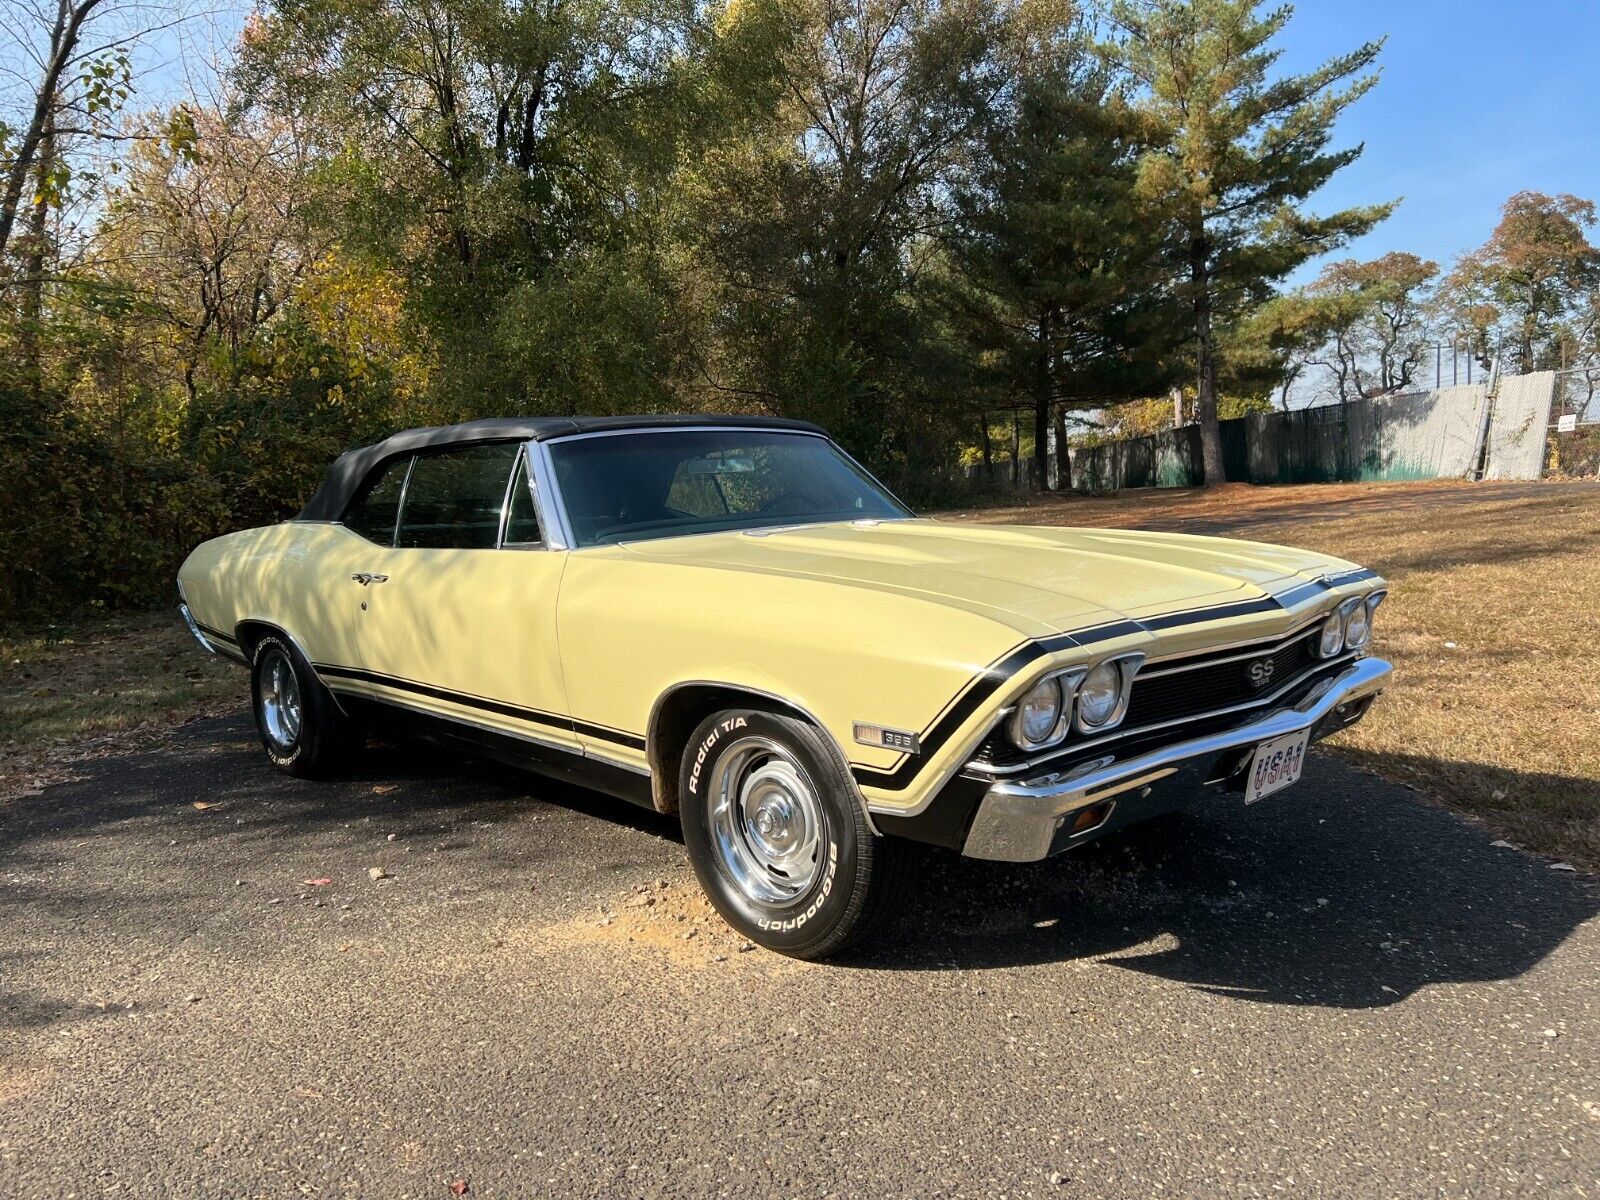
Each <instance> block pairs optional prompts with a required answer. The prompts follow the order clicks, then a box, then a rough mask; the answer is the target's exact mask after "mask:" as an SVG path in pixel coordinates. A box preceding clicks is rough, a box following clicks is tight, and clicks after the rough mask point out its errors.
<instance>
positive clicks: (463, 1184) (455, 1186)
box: [450, 1179, 467, 1196]
mask: <svg viewBox="0 0 1600 1200" xmlns="http://www.w3.org/2000/svg"><path fill="white" fill-rule="evenodd" d="M450 1194H451V1195H452V1196H465V1195H466V1194H467V1181H466V1180H465V1179H457V1180H456V1181H455V1182H454V1183H452V1184H451V1185H450Z"/></svg>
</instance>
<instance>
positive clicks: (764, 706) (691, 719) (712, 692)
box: [645, 679, 878, 833]
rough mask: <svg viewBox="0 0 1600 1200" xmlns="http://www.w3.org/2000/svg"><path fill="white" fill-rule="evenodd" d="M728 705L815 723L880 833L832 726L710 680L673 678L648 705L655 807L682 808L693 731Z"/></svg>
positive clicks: (770, 696) (785, 701)
mask: <svg viewBox="0 0 1600 1200" xmlns="http://www.w3.org/2000/svg"><path fill="white" fill-rule="evenodd" d="M725 708H754V709H759V710H761V711H764V712H773V713H779V714H781V715H783V716H789V717H794V718H797V719H798V720H801V721H804V722H805V723H806V724H807V725H810V726H811V727H812V728H814V729H815V730H816V731H817V732H818V733H819V734H821V735H822V740H823V741H824V742H825V743H826V744H827V746H828V747H829V749H831V750H832V751H833V755H834V761H835V764H836V765H837V766H838V768H839V770H840V771H841V772H842V774H843V777H844V778H845V779H847V780H849V781H850V794H851V796H852V797H853V798H854V800H855V802H856V803H857V804H858V805H860V807H861V811H862V813H863V814H864V815H865V817H866V819H867V825H868V826H869V827H870V828H871V829H872V832H873V833H877V832H878V826H877V822H876V821H875V820H873V816H872V813H871V812H870V811H869V810H868V808H867V801H866V797H864V796H863V795H862V794H861V789H860V788H859V787H858V786H857V785H856V782H855V779H854V777H853V776H852V775H851V773H850V760H849V758H848V757H847V756H846V755H845V753H844V750H843V748H841V747H840V745H839V743H838V741H837V740H836V739H835V738H834V736H833V734H832V733H830V732H829V731H828V727H827V726H826V725H824V724H823V723H822V722H821V721H819V720H817V718H816V717H815V716H814V715H813V714H812V713H811V711H810V710H809V709H807V708H805V707H804V706H803V705H800V704H796V703H795V702H794V701H793V700H790V699H789V698H787V697H785V696H779V695H777V694H775V693H773V692H766V691H762V690H761V689H760V688H753V687H749V686H747V685H745V684H738V683H725V682H719V681H717V680H711V679H690V680H685V681H683V682H682V683H675V684H673V685H672V686H671V687H669V688H668V689H667V690H666V691H664V692H662V693H661V695H659V696H657V697H656V700H655V703H654V704H653V705H651V707H650V720H649V722H648V724H647V725H646V728H645V754H646V757H647V758H648V761H649V763H650V781H651V783H650V788H651V796H652V799H653V800H654V803H655V808H656V811H658V812H664V813H671V812H677V811H678V774H679V765H680V763H681V762H682V761H683V751H684V749H685V747H686V746H687V744H688V741H689V734H690V733H692V732H693V731H694V728H695V726H697V725H699V724H700V722H701V721H703V720H705V719H706V718H707V717H709V716H710V715H711V714H712V713H714V712H718V711H720V710H722V709H725Z"/></svg>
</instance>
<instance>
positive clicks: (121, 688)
mask: <svg viewBox="0 0 1600 1200" xmlns="http://www.w3.org/2000/svg"><path fill="white" fill-rule="evenodd" d="M248 696H249V692H248V690H247V687H246V685H245V681H244V672H243V670H242V669H241V668H239V667H236V666H233V665H231V664H228V663H225V662H223V661H222V660H220V659H218V658H214V657H212V656H211V655H208V654H205V653H203V652H202V651H201V650H200V647H199V646H197V645H195V643H194V639H193V638H191V637H190V636H189V634H188V631H187V630H185V629H184V628H183V625H182V622H180V621H179V619H178V615H177V613H176V612H174V611H173V610H172V609H170V608H168V609H163V610H160V611H158V612H153V613H140V614H137V615H134V616H118V617H106V618H103V619H100V620H92V621H91V620H85V621H80V622H76V623H74V624H72V625H70V626H65V627H61V628H55V629H49V630H36V631H31V632H27V633H16V634H12V635H8V636H4V637H0V796H5V795H8V794H12V793H15V792H18V791H25V790H32V789H34V788H37V787H39V786H42V785H43V784H45V783H48V782H53V781H55V780H58V779H61V778H64V777H66V776H68V775H70V774H71V764H72V762H73V761H74V760H76V759H79V758H81V757H83V756H85V755H98V754H105V753H109V752H111V751H114V750H118V749H123V748H127V747H132V746H138V745H140V744H143V743H146V742H148V741H149V740H150V739H151V738H153V737H155V736H157V735H159V734H160V733H162V732H164V731H165V730H168V729H170V728H172V727H173V726H174V725H178V724H181V723H182V722H184V721H186V720H191V719H193V718H195V717H198V716H204V715H206V714H209V713H214V712H221V711H225V710H227V709H231V708H237V707H239V706H240V705H241V704H243V703H244V702H245V700H246V699H247V698H248Z"/></svg>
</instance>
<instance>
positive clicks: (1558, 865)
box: [1550, 862, 1578, 871]
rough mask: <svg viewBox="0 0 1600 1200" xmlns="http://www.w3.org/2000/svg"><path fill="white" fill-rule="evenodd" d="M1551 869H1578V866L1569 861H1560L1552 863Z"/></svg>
mask: <svg viewBox="0 0 1600 1200" xmlns="http://www.w3.org/2000/svg"><path fill="white" fill-rule="evenodd" d="M1550 869H1551V870H1552V871H1576V870H1577V869H1578V868H1577V867H1575V866H1573V865H1572V864H1571V863H1568V862H1559V863H1551V864H1550Z"/></svg>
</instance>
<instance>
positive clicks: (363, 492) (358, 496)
mask: <svg viewBox="0 0 1600 1200" xmlns="http://www.w3.org/2000/svg"><path fill="white" fill-rule="evenodd" d="M402 457H404V458H405V460H406V473H405V475H404V476H402V477H401V480H400V495H399V496H398V497H396V498H395V502H394V523H393V524H391V525H390V526H389V541H388V542H387V544H386V543H384V542H379V541H374V540H373V539H372V538H369V537H368V536H367V535H366V534H364V533H362V532H361V531H360V530H359V529H356V528H354V527H353V526H352V525H351V524H350V514H351V513H352V512H353V511H355V509H356V508H357V507H358V506H359V505H362V504H365V503H366V500H367V497H368V496H370V495H371V494H372V488H373V487H374V486H376V485H377V481H378V479H379V478H380V477H381V476H382V475H383V473H384V472H385V471H387V470H388V469H389V468H390V467H391V466H393V465H394V464H395V463H398V462H399V461H400V459H401V458H402ZM416 461H417V456H416V455H415V454H407V455H403V456H402V455H399V454H396V455H395V456H394V457H393V458H386V459H384V460H383V461H382V462H381V463H379V464H378V465H377V466H375V467H373V468H372V470H371V471H369V472H368V473H367V478H366V479H363V480H362V481H361V486H360V487H359V488H357V489H356V492H355V495H353V496H352V497H351V498H350V503H349V504H347V505H345V509H344V512H343V513H341V514H340V516H339V519H338V520H337V521H335V522H333V524H335V525H338V526H341V527H342V528H344V529H348V530H349V531H350V532H351V533H353V534H355V535H356V536H357V537H358V538H360V539H361V540H362V541H363V542H366V543H367V544H368V545H372V546H377V547H379V548H380V549H383V550H393V549H394V547H395V542H397V541H398V540H399V537H400V513H401V510H403V509H404V508H405V505H406V489H407V488H408V487H410V486H411V468H412V467H413V466H414V465H415V464H416ZM369 480H370V481H371V483H370V485H369Z"/></svg>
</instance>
